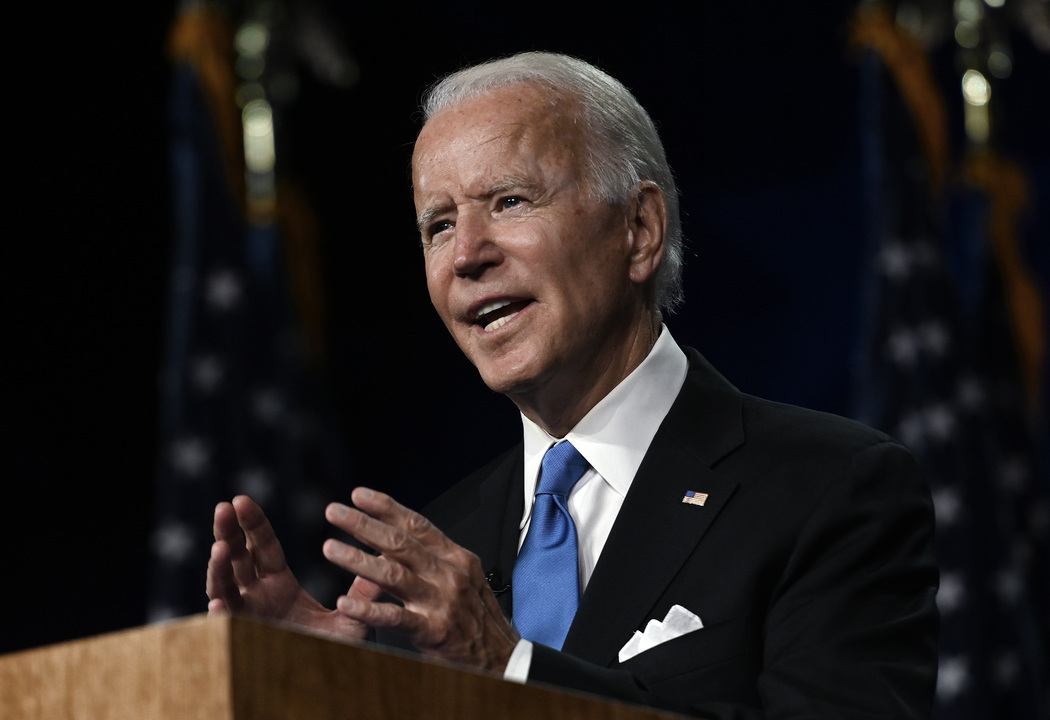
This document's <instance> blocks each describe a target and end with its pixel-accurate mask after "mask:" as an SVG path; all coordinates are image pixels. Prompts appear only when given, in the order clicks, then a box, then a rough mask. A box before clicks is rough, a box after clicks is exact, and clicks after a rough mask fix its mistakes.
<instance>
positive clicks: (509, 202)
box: [499, 195, 525, 210]
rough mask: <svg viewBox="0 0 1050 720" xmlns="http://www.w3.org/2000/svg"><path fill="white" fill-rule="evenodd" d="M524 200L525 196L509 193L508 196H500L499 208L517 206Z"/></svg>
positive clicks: (506, 208)
mask: <svg viewBox="0 0 1050 720" xmlns="http://www.w3.org/2000/svg"><path fill="white" fill-rule="evenodd" d="M523 202H525V198H521V197H518V196H517V195H511V196H509V197H505V198H500V201H499V204H500V208H502V209H504V210H509V209H510V208H512V207H517V206H518V205H521V204H522V203H523Z"/></svg>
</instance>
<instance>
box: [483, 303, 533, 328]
mask: <svg viewBox="0 0 1050 720" xmlns="http://www.w3.org/2000/svg"><path fill="white" fill-rule="evenodd" d="M530 303H532V300H493V301H492V302H490V303H486V304H485V305H484V306H483V307H482V308H481V309H480V310H478V314H477V317H475V318H474V324H475V325H478V326H480V327H481V328H482V329H484V330H485V332H492V331H493V330H497V329H499V328H501V327H503V325H505V324H506V323H507V322H508V321H510V319H511V318H512V317H514V316H515V315H517V314H518V313H519V312H521V311H522V310H524V309H525V307H526V306H527V305H529V304H530Z"/></svg>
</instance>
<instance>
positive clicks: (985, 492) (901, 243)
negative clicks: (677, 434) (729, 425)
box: [853, 4, 1050, 720]
mask: <svg viewBox="0 0 1050 720" xmlns="http://www.w3.org/2000/svg"><path fill="white" fill-rule="evenodd" d="M853 31H854V33H853V38H854V41H855V43H856V44H857V45H859V46H860V47H863V48H866V49H868V52H867V53H866V54H865V58H864V60H863V64H862V77H863V83H864V90H863V93H864V99H863V106H862V136H863V147H864V165H865V168H864V170H865V177H864V181H865V185H866V187H865V188H864V193H865V207H866V211H867V214H868V217H867V221H866V225H867V228H868V231H869V237H868V238H867V240H868V244H869V248H870V257H871V268H872V269H871V272H870V282H871V286H870V288H869V299H870V305H869V308H868V311H869V322H870V327H869V328H868V330H869V331H868V333H867V334H866V338H867V343H868V346H867V347H866V348H865V350H864V352H863V354H862V357H863V358H864V362H863V363H861V366H862V372H861V375H860V376H859V377H858V382H857V387H858V410H857V415H858V417H860V418H861V419H862V420H864V421H865V422H867V423H868V424H871V425H874V426H876V427H879V428H882V429H884V430H886V431H887V432H889V433H890V434H892V435H894V436H895V437H897V438H898V439H900V440H901V441H902V442H904V443H905V444H906V445H908V446H909V447H910V448H911V449H912V450H913V451H914V452H915V454H916V455H917V456H918V457H919V459H920V461H921V462H922V464H923V465H924V467H925V469H926V473H927V477H928V479H929V481H930V485H931V490H932V493H933V500H934V506H935V510H936V517H937V535H936V551H937V555H938V562H939V564H940V568H941V585H940V590H939V592H938V595H937V604H938V608H939V609H940V612H941V638H940V660H939V676H938V681H937V694H936V702H935V708H934V717H935V718H940V719H944V720H968V719H970V718H974V719H977V718H981V719H987V718H997V719H999V720H1021V719H1024V720H1037V719H1039V718H1044V719H1045V718H1047V717H1050V716H1048V714H1047V713H1048V700H1050V695H1048V687H1050V675H1048V673H1047V659H1048V649H1050V633H1048V629H1050V593H1048V588H1047V582H1048V580H1050V555H1048V548H1050V544H1048V540H1050V500H1048V499H1050V488H1048V485H1047V475H1046V473H1045V468H1044V466H1043V458H1042V455H1041V451H1040V447H1039V444H1038V441H1037V439H1036V438H1037V435H1036V433H1035V431H1034V424H1033V423H1034V421H1035V420H1037V419H1038V418H1037V417H1036V412H1037V411H1038V408H1039V403H1038V401H1035V402H1030V400H1029V399H1030V398H1038V397H1039V390H1038V389H1037V388H1026V386H1025V374H1023V373H1022V368H1024V367H1026V366H1027V367H1028V368H1029V373H1028V375H1029V377H1031V376H1032V374H1031V371H1030V370H1031V368H1032V366H1033V365H1035V366H1038V365H1041V363H1042V361H1043V359H1042V357H1041V355H1040V354H1039V348H1040V347H1041V336H1042V333H1043V327H1042V320H1041V308H1042V301H1041V299H1040V298H1039V297H1038V294H1036V293H1035V292H1034V286H1032V285H1031V284H1030V283H1026V278H1025V276H1024V273H1023V271H1022V270H1021V268H1020V265H1019V263H1018V256H1017V253H1016V252H1014V253H1013V254H1012V266H1011V267H1012V268H1013V270H1014V272H1013V273H1012V274H1004V272H1003V271H1004V270H1005V269H1006V265H1004V263H1003V253H1004V252H1005V253H1007V254H1009V252H1010V251H1009V250H1008V249H1007V243H1005V242H1000V241H999V240H1002V237H1001V235H1002V233H1004V232H1005V233H1007V234H1010V233H1011V231H1010V230H1007V229H1004V228H1008V227H1009V226H1010V225H1011V223H1014V222H1015V221H1016V218H1015V216H1014V214H1013V213H1010V217H1009V219H1008V220H1006V221H1003V219H1002V207H1003V203H1004V202H1006V205H1007V206H1011V205H1010V202H1009V199H1006V200H1003V199H1002V198H1000V199H999V200H998V201H996V199H995V197H994V195H995V193H996V192H997V189H996V187H995V186H996V183H994V182H993V183H987V182H986V183H983V184H981V185H980V186H979V187H975V186H973V185H972V184H971V185H965V184H963V183H959V182H949V180H948V178H949V177H950V174H949V153H948V151H947V146H948V143H947V139H946V136H947V124H946V122H945V120H944V111H943V101H942V100H941V97H940V94H939V92H938V90H937V88H936V86H935V84H934V81H933V78H932V74H931V73H930V71H929V67H928V63H927V60H926V57H925V53H924V51H923V49H922V48H921V47H920V46H919V44H918V43H917V42H915V41H914V40H912V39H911V38H910V37H909V36H908V35H907V34H906V33H904V32H903V31H901V30H900V29H899V28H897V27H896V26H895V25H894V22H893V20H892V18H890V17H889V15H888V13H887V12H885V11H884V10H880V9H879V8H878V7H877V6H873V5H870V4H866V5H864V6H863V7H862V11H861V13H860V14H859V15H858V17H857V21H856V24H855V26H854V28H853ZM984 157H987V156H984ZM975 158H976V156H975ZM987 162H988V161H987V160H981V159H979V158H977V159H971V160H970V161H969V162H968V164H969V165H970V166H971V167H972V168H974V169H973V170H972V172H971V177H973V178H975V179H976V178H978V177H980V169H981V168H985V164H986V163H987ZM995 167H997V168H1000V169H1001V168H1002V166H1001V165H995ZM999 177H1000V179H1005V178H1006V177H1007V175H1006V174H1002V175H1000V176H999ZM999 187H1000V188H1005V187H1006V184H1005V183H1001V184H999ZM1012 187H1014V188H1015V189H1016V187H1017V186H1016V184H1015V185H1013V186H1012ZM1011 207H1012V206H1011ZM997 209H998V211H996V210H997ZM990 233H991V235H990ZM993 240H994V242H993ZM1014 248H1016V245H1015V246H1014ZM1018 283H1020V285H1019V284H1018ZM1021 286H1024V288H1025V289H1020V290H1019V288H1020V287H1021ZM1004 289H1008V290H1009V291H1010V292H1009V294H1006V293H1004ZM1011 296H1012V297H1011ZM1008 297H1010V298H1011V299H1010V300H1009V301H1007V300H1006V298H1008ZM1018 298H1024V299H1023V300H1022V301H1021V302H1020V303H1018V302H1016V299H1018ZM1033 304H1034V305H1035V306H1038V307H1033ZM1018 311H1022V313H1021V314H1028V315H1029V317H1028V318H1027V319H1025V320H1021V319H1019V317H1018ZM1033 315H1034V316H1035V318H1036V319H1035V320H1034V321H1033V320H1032V318H1031V316H1033ZM1022 328H1024V333H1027V336H1026V337H1025V338H1024V340H1023V342H1020V344H1019V342H1018V341H1019V339H1021V338H1022V333H1019V330H1021V329H1022ZM1032 333H1035V334H1036V335H1037V336H1038V337H1031V334H1032ZM1018 348H1022V349H1023V350H1024V352H1025V356H1026V362H1025V363H1022V362H1020V358H1019V353H1018ZM1033 352H1034V355H1033ZM1036 374H1039V373H1036ZM1029 390H1030V391H1031V393H1030V392H1029Z"/></svg>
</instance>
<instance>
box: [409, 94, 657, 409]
mask: <svg viewBox="0 0 1050 720" xmlns="http://www.w3.org/2000/svg"><path fill="white" fill-rule="evenodd" d="M570 110H571V108H569V107H567V103H566V102H565V101H564V100H559V101H557V102H556V103H555V104H553V105H552V97H551V96H550V95H549V94H547V93H546V92H544V91H543V90H541V89H539V88H536V87H533V86H530V85H515V86H511V87H507V88H502V89H499V90H495V91H492V92H489V93H487V94H485V95H483V96H481V97H480V98H477V99H473V100H468V101H464V102H462V103H460V104H458V105H455V106H453V107H450V108H446V109H444V110H442V111H441V112H439V113H438V114H436V115H435V116H434V117H433V118H431V119H430V121H429V122H428V123H427V124H426V126H425V127H424V128H423V130H422V132H421V133H420V135H419V138H418V140H417V142H416V147H415V153H414V155H413V160H412V168H413V186H414V194H415V203H416V211H417V213H418V217H419V224H420V231H421V234H422V240H423V252H424V258H425V261H426V273H427V286H428V289H429V291H430V299H431V301H432V302H433V304H434V307H435V308H436V309H437V311H438V314H439V315H440V316H441V319H442V320H443V321H444V322H445V325H446V326H447V327H448V329H449V332H451V333H452V336H453V337H454V338H455V340H456V342H457V344H458V345H459V347H460V348H461V349H462V350H463V352H464V353H465V354H466V355H467V357H468V358H469V359H470V361H471V362H473V363H474V365H475V366H477V368H478V370H479V372H480V373H481V376H482V378H483V380H484V381H485V383H486V384H487V385H488V386H489V387H490V388H492V389H493V390H495V391H497V392H501V393H505V394H508V395H509V396H511V398H512V399H514V400H515V402H517V403H518V406H519V407H520V408H522V411H523V412H525V414H526V415H528V416H530V417H531V414H530V410H533V411H536V412H539V413H540V414H543V412H544V411H543V406H544V404H546V405H548V406H551V405H552V404H553V405H555V406H557V405H561V406H564V405H566V404H569V405H578V404H581V403H582V404H583V405H591V406H593V404H594V402H597V400H598V399H600V398H601V397H602V396H604V394H605V393H606V392H608V390H610V389H612V387H615V385H616V384H617V383H618V382H619V381H620V380H622V379H623V377H626V375H627V374H628V373H629V372H630V371H631V370H632V369H633V368H634V366H636V365H637V363H638V362H640V361H641V358H644V356H645V354H646V353H647V352H648V350H649V347H644V349H642V350H641V351H640V352H641V355H640V357H636V356H637V355H638V353H639V347H638V346H639V342H638V338H637V337H636V336H637V335H638V334H639V333H640V332H651V330H652V318H651V316H650V315H647V313H646V312H645V310H644V309H643V305H644V303H643V300H642V298H643V292H642V290H641V287H640V284H639V283H638V282H636V278H632V243H633V241H634V239H635V238H634V233H633V232H632V229H631V223H630V220H629V218H628V215H627V212H626V211H625V207H620V206H615V205H610V204H608V203H605V202H601V201H598V200H595V199H593V198H592V197H591V196H590V194H589V192H588V190H589V188H588V184H587V180H586V178H585V173H584V170H583V167H582V163H581V161H580V157H581V155H582V154H583V153H582V145H581V142H580V137H579V133H578V131H577V130H576V127H575V124H574V123H573V122H572V118H571V114H570ZM649 345H650V346H651V343H649ZM605 386H608V387H605ZM595 394H597V398H594V399H593V401H591V400H590V399H588V397H589V396H591V395H595ZM587 409H589V407H584V408H582V412H584V413H585V412H586V410H587ZM581 416H582V414H581ZM533 419H534V420H535V419H537V418H535V417H534V418H533ZM576 419H578V418H576Z"/></svg>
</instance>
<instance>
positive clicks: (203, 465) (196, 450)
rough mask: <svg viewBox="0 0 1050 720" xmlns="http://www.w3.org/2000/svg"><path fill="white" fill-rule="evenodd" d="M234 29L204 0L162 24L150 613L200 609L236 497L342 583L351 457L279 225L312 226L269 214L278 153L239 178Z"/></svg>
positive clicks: (321, 590)
mask: <svg viewBox="0 0 1050 720" xmlns="http://www.w3.org/2000/svg"><path fill="white" fill-rule="evenodd" d="M232 37H233V34H232V29H231V27H230V25H229V24H228V22H227V20H226V18H225V17H224V16H223V15H222V14H221V13H219V12H217V11H215V10H209V9H208V8H207V6H204V5H200V4H195V5H194V7H193V9H191V10H190V9H188V10H185V11H183V12H182V13H180V16H179V17H178V19H177V20H176V23H175V25H174V27H173V32H172V35H171V53H172V56H173V61H174V72H173V77H172V81H171V105H170V121H171V138H172V148H171V163H172V169H173V193H174V229H175V236H174V259H173V270H172V275H171V294H170V305H169V315H168V318H167V323H168V326H167V341H166V348H165V357H164V360H163V370H162V380H161V382H162V418H161V438H160V450H159V468H158V475H159V477H158V486H157V524H156V530H155V533H154V536H153V548H152V549H153V554H154V558H155V562H154V573H153V575H154V577H153V581H154V584H153V597H152V603H151V608H150V618H151V620H161V619H165V618H169V617H174V616H180V615H184V614H189V613H196V612H202V611H204V610H205V609H206V607H207V598H206V596H205V594H204V578H205V569H206V566H207V561H208V555H209V550H210V546H211V541H212V535H211V518H212V514H213V509H214V507H215V504H216V503H217V502H219V501H220V500H228V499H230V498H231V497H233V496H234V495H235V494H238V493H246V494H248V495H251V496H252V497H253V498H255V499H256V500H257V501H258V502H259V503H260V504H261V505H262V506H263V508H264V509H265V510H266V512H267V514H268V515H269V517H270V519H271V522H272V523H273V525H274V526H275V528H276V530H277V533H278V536H279V537H280V538H281V541H282V543H283V545H284V547H285V551H286V554H287V555H288V559H289V563H290V564H291V566H292V569H293V571H294V572H295V573H296V575H297V577H298V578H299V580H300V582H302V583H303V584H304V586H306V587H307V589H308V590H309V591H311V592H312V593H313V594H314V595H315V596H316V597H318V598H319V599H321V600H322V601H324V602H331V601H332V600H334V598H335V596H336V595H337V594H338V592H339V591H340V584H341V583H345V582H346V581H347V580H346V578H341V577H339V575H338V574H337V573H333V571H332V568H331V567H330V565H329V564H328V563H327V562H326V561H325V560H324V558H323V557H322V555H321V544H322V542H323V539H324V538H325V537H326V536H327V535H328V532H327V530H326V525H325V523H324V520H323V510H324V505H325V503H326V502H328V501H331V500H333V499H335V498H336V497H338V496H339V495H340V494H341V495H344V496H345V495H346V493H347V492H348V491H349V480H348V468H347V463H346V459H345V454H344V449H343V445H342V438H341V435H340V432H339V431H338V428H337V425H336V423H335V422H334V420H333V413H332V410H331V408H330V407H329V406H328V403H327V399H326V396H325V395H324V394H323V387H322V384H321V381H320V379H319V378H320V362H319V356H320V351H319V349H318V346H317V335H316V329H317V327H318V325H319V322H318V320H317V317H316V313H315V314H314V316H313V317H312V320H311V321H309V322H304V318H303V317H302V313H301V312H300V310H301V309H302V308H304V307H306V308H307V309H313V310H316V307H315V304H313V305H311V304H310V303H304V302H297V298H296V297H295V296H293V293H292V290H291V287H290V282H289V273H288V270H287V263H288V261H289V257H290V256H289V253H287V252H286V247H287V246H288V242H287V241H288V240H289V239H290V238H289V236H288V232H289V230H288V229H289V228H293V232H294V229H295V228H302V227H304V226H308V225H309V223H304V222H302V216H301V215H299V216H297V217H295V218H291V219H292V220H293V222H290V223H285V224H283V225H282V224H281V223H279V222H277V219H279V218H280V215H281V210H280V207H281V203H280V202H278V203H277V204H276V205H274V203H273V202H272V201H273V199H274V197H275V195H274V184H273V182H272V180H273V175H272V167H273V163H272V152H271V153H270V154H271V157H270V165H269V167H270V176H269V177H268V178H267V177H263V178H262V182H261V184H260V178H259V177H258V175H259V173H258V172H256V173H255V176H252V175H251V174H249V180H250V181H251V182H248V183H246V181H245V151H244V147H245V146H244V143H243V139H242V137H243V132H242V127H243V125H242V111H241V109H240V108H239V107H238V106H237V104H236V103H235V91H236V81H235V79H234V75H233V72H232V69H231V62H232V58H233V47H232ZM271 128H272V125H271ZM271 141H272V135H271ZM252 152H253V150H252V148H251V147H249V165H251V162H252V157H251V153H252ZM262 154H263V156H264V159H265V155H266V152H265V146H264V151H263V153H262ZM256 159H257V158H256ZM249 169H251V168H249ZM256 170H257V168H256ZM267 198H269V201H270V202H267ZM278 199H280V198H278ZM297 212H299V213H302V212H304V210H303V209H301V208H300V209H298V210H297ZM282 227H283V228H284V229H283V230H282ZM291 239H296V238H291ZM298 239H299V240H302V238H298ZM298 260H299V261H300V263H302V261H303V258H301V257H299V258H298ZM301 267H304V266H303V265H302V264H301V265H300V268H301ZM307 274H308V275H309V273H307ZM315 290H316V288H315ZM298 299H300V300H301V296H300V297H299V298H298ZM307 326H309V327H312V328H313V329H314V330H315V336H314V344H313V345H311V344H310V342H309V339H308V337H307V335H306V334H305V333H304V327H307Z"/></svg>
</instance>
